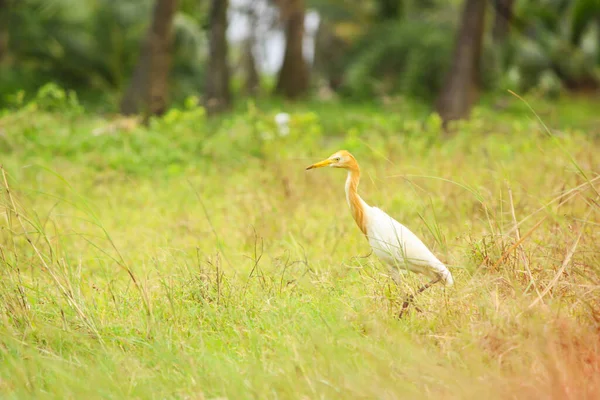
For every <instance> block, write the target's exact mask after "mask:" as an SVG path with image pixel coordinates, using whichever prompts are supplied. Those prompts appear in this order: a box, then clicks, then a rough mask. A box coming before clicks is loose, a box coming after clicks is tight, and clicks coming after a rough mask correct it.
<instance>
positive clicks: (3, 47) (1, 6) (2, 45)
mask: <svg viewBox="0 0 600 400" xmlns="http://www.w3.org/2000/svg"><path fill="white" fill-rule="evenodd" d="M7 55H8V0H0V64H2V62H3V61H4V60H5V59H6V58H7Z"/></svg>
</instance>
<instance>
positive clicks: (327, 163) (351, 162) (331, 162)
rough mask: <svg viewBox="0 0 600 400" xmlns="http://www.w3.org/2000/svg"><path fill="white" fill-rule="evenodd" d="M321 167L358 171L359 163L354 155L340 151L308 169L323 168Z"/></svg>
mask: <svg viewBox="0 0 600 400" xmlns="http://www.w3.org/2000/svg"><path fill="white" fill-rule="evenodd" d="M321 167H333V168H344V169H357V168H358V163H357V162H356V159H355V158H354V156H353V155H352V154H350V153H349V152H348V151H346V150H340V151H336V152H335V153H333V154H332V155H331V156H329V157H328V158H326V159H324V160H323V161H319V162H318V163H314V164H313V165H310V166H308V167H307V168H306V169H307V170H308V169H313V168H321Z"/></svg>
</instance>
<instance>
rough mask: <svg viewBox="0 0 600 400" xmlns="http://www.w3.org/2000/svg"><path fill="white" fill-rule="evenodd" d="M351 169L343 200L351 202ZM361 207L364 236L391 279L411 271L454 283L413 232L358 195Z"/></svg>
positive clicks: (446, 270)
mask: <svg viewBox="0 0 600 400" xmlns="http://www.w3.org/2000/svg"><path fill="white" fill-rule="evenodd" d="M351 182H352V172H348V178H347V179H346V199H347V201H348V205H349V206H350V207H351V208H352V207H353V205H352V202H351ZM358 200H359V201H360V203H361V206H362V208H363V210H364V218H365V227H366V231H367V232H366V235H367V239H368V240H369V245H370V246H371V249H373V253H375V255H376V256H377V257H378V258H379V259H380V260H382V261H383V262H384V263H386V264H387V265H388V267H389V268H390V272H391V275H392V278H393V279H394V280H395V281H398V280H399V278H400V273H402V272H404V271H407V270H408V271H411V272H416V273H420V274H424V275H426V276H430V277H432V278H434V279H435V278H438V277H439V278H441V279H442V281H443V282H444V283H445V284H446V285H448V286H451V285H452V284H453V283H454V280H453V279H452V274H451V273H450V271H449V270H448V268H446V266H445V265H444V263H442V262H441V261H440V260H438V258H437V257H436V256H435V255H434V254H433V253H432V252H431V251H430V250H429V249H428V248H427V246H425V244H424V243H423V242H422V241H421V240H420V239H419V238H418V237H417V236H416V235H415V234H414V233H412V232H411V231H410V229H408V228H407V227H405V226H404V225H402V224H401V223H399V222H398V221H396V220H395V219H393V218H392V217H390V216H389V215H388V214H386V213H385V212H384V211H383V210H381V209H379V208H377V207H371V206H369V205H368V204H367V203H366V202H365V201H364V200H363V199H362V198H360V197H359V198H358Z"/></svg>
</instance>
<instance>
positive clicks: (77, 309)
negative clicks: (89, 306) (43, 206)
mask: <svg viewBox="0 0 600 400" xmlns="http://www.w3.org/2000/svg"><path fill="white" fill-rule="evenodd" d="M0 170H1V171H2V180H3V184H4V190H6V196H7V198H8V200H9V202H10V206H11V207H12V212H13V214H14V215H15V218H16V219H17V221H19V225H21V229H22V230H23V234H24V235H25V239H26V241H27V243H28V244H29V246H31V248H32V249H33V251H34V253H35V255H36V257H37V258H38V259H39V260H40V262H41V263H42V265H43V266H44V269H45V271H46V272H48V274H49V275H50V277H51V278H52V280H53V281H54V283H55V284H56V286H57V287H58V289H59V290H60V292H61V293H62V294H63V295H64V296H65V298H66V299H67V302H68V303H69V305H70V306H71V307H72V308H73V310H75V312H76V313H77V315H79V317H80V318H81V320H82V321H83V322H84V324H85V325H86V326H87V327H88V328H89V330H90V331H91V332H92V334H93V335H94V336H95V337H96V338H97V339H98V341H100V342H101V343H102V344H103V345H104V341H103V340H102V337H101V336H100V332H99V331H98V329H97V328H96V326H95V324H94V322H93V321H92V320H91V319H90V318H88V316H87V315H86V314H85V313H84V312H83V310H82V309H81V307H80V306H79V304H78V303H77V301H76V300H75V298H74V297H73V294H72V291H70V290H69V289H68V288H67V287H65V285H63V284H62V282H61V281H60V279H59V277H58V276H57V275H56V274H55V273H54V270H53V268H51V266H50V265H48V263H47V262H46V260H45V259H44V256H43V255H42V253H41V251H40V250H39V249H38V247H37V246H36V244H35V243H34V242H33V240H31V237H30V236H29V234H28V233H27V232H28V230H27V227H26V225H25V222H23V220H24V218H25V217H24V216H23V215H21V213H19V211H18V210H19V208H18V207H17V203H16V201H15V199H14V198H13V195H12V192H11V189H10V186H9V184H8V179H7V177H6V171H5V170H4V167H1V166H0ZM28 222H29V224H30V225H32V227H35V226H33V224H32V222H31V221H28Z"/></svg>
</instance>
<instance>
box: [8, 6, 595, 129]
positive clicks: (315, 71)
mask: <svg viewBox="0 0 600 400" xmlns="http://www.w3.org/2000/svg"><path fill="white" fill-rule="evenodd" d="M0 71H1V73H0V106H3V107H10V106H11V105H14V104H15V103H18V102H23V101H25V100H26V99H27V98H28V96H29V97H31V96H35V94H36V93H37V92H38V91H39V89H40V88H41V87H43V86H44V85H45V84H47V83H49V82H52V83H54V84H56V85H57V86H58V87H60V88H63V89H65V90H67V91H69V90H72V91H74V92H75V93H76V94H77V96H78V99H79V101H80V102H81V103H83V104H84V105H85V106H86V107H88V108H93V109H95V110H98V111H101V112H109V113H114V112H120V113H123V114H132V113H135V114H145V115H151V114H162V113H164V112H165V111H166V110H167V109H169V108H171V107H174V106H178V105H181V104H184V102H185V99H188V98H190V96H194V97H197V98H199V99H201V101H202V104H203V105H204V107H205V108H206V110H207V111H208V112H209V113H218V112H221V111H224V110H227V109H230V108H231V107H235V105H236V104H245V103H244V99H248V98H257V99H259V100H268V99H281V98H284V99H291V100H296V99H302V98H313V99H315V98H316V99H319V100H326V101H329V100H331V101H338V100H343V101H352V102H385V101H393V100H394V99H397V98H403V99H407V101H412V102H416V103H418V104H421V105H423V106H425V107H427V108H429V109H431V110H435V111H437V112H438V113H439V115H440V116H441V117H442V118H443V120H444V121H448V120H452V119H458V118H466V117H468V116H469V113H470V110H471V108H472V107H473V106H474V105H476V104H477V103H478V102H479V101H481V99H482V98H483V99H486V98H488V97H490V96H492V97H493V95H494V94H497V93H503V94H506V91H507V89H510V90H513V91H515V92H517V93H519V94H527V93H535V95H536V96H537V95H539V96H542V97H546V98H549V99H555V98H557V97H558V96H564V95H565V94H577V96H579V95H585V96H597V94H598V88H599V87H600V1H599V0H450V1H447V0H443V1H442V0H361V1H345V0H126V1H116V0H0ZM497 106H499V107H501V106H502V105H501V104H499V105H498V104H497Z"/></svg>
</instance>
